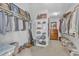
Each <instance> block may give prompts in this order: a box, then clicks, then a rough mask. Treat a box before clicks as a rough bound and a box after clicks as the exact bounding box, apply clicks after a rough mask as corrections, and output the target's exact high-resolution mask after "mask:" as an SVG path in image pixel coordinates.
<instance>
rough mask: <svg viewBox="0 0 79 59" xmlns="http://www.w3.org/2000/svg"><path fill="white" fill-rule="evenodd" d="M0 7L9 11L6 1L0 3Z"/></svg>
mask: <svg viewBox="0 0 79 59" xmlns="http://www.w3.org/2000/svg"><path fill="white" fill-rule="evenodd" d="M0 8H2V9H5V10H9V11H10V7H9V4H8V3H0Z"/></svg>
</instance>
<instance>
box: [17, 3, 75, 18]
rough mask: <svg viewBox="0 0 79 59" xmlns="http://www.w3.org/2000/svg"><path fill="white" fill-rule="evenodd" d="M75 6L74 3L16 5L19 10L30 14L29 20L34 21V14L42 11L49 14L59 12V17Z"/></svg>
mask: <svg viewBox="0 0 79 59" xmlns="http://www.w3.org/2000/svg"><path fill="white" fill-rule="evenodd" d="M75 4H76V3H19V4H18V3H17V5H20V7H21V8H23V9H25V10H26V11H29V12H30V14H31V19H35V18H36V14H38V13H39V12H40V11H43V10H48V13H49V14H51V13H54V12H59V13H60V14H59V16H61V15H62V14H63V13H64V12H65V11H67V10H68V9H70V8H71V7H73V6H74V5H75Z"/></svg>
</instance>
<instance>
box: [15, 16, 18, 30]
mask: <svg viewBox="0 0 79 59" xmlns="http://www.w3.org/2000/svg"><path fill="white" fill-rule="evenodd" d="M14 22H15V31H19V24H18V18H17V17H14Z"/></svg>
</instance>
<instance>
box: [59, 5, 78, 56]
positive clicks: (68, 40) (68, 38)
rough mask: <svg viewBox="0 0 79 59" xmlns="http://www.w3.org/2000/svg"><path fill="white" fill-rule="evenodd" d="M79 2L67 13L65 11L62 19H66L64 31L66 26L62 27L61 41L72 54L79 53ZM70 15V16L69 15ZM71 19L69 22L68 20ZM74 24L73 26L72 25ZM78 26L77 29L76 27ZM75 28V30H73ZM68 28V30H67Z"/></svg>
mask: <svg viewBox="0 0 79 59" xmlns="http://www.w3.org/2000/svg"><path fill="white" fill-rule="evenodd" d="M77 10H79V4H77V5H76V6H74V7H73V8H71V9H69V10H68V11H67V12H66V13H64V15H63V17H62V19H63V20H62V19H61V21H62V22H63V21H65V25H66V27H67V28H66V27H65V26H64V27H65V31H63V32H62V30H63V28H64V27H61V26H62V25H63V24H62V23H61V24H62V25H61V26H60V27H61V43H62V45H63V46H64V47H65V48H66V49H67V50H68V51H69V54H70V55H79V37H78V35H79V34H78V30H79V29H78V26H79V25H78V24H77V23H78V19H77V18H78V14H77V13H78V12H79V11H77ZM69 15H70V16H69ZM68 19H69V21H68V23H66V22H67V20H68ZM72 21H73V23H74V24H75V25H74V24H73V23H72ZM76 22H77V23H76ZM71 25H72V26H71ZM75 28H76V29H75ZM73 29H74V30H73ZM66 30H67V31H66Z"/></svg>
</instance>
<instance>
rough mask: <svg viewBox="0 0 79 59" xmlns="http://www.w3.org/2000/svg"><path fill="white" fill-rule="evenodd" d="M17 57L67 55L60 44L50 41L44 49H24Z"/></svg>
mask: <svg viewBox="0 0 79 59" xmlns="http://www.w3.org/2000/svg"><path fill="white" fill-rule="evenodd" d="M17 55H18V56H67V55H68V53H67V51H66V50H65V49H63V47H62V46H61V43H60V42H59V41H56V40H52V41H50V42H49V45H48V46H47V47H45V48H41V47H32V48H30V49H29V48H26V49H24V50H23V51H21V52H20V53H19V54H17Z"/></svg>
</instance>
